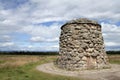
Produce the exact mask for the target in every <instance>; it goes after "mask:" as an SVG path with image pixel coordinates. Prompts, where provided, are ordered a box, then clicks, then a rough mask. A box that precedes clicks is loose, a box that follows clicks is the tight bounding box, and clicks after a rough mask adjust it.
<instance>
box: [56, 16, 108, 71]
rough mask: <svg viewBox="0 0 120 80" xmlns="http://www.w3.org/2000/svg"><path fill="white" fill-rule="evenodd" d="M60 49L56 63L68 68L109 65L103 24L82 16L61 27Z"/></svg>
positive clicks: (76, 68) (104, 66)
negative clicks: (102, 30)
mask: <svg viewBox="0 0 120 80" xmlns="http://www.w3.org/2000/svg"><path fill="white" fill-rule="evenodd" d="M59 45H60V51H59V54H60V56H59V58H58V59H57V61H56V65H57V67H59V68H62V69H66V70H84V69H101V68H106V67H108V57H107V55H106V52H105V49H104V42H103V37H102V33H101V25H100V24H98V23H97V22H96V21H93V20H88V19H86V18H80V19H77V20H72V21H69V22H67V23H66V24H64V25H63V26H62V27H61V35H60V44H59Z"/></svg>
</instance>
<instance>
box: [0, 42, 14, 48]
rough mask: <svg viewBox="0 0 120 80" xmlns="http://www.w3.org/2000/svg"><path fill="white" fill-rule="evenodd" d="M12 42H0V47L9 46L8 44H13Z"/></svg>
mask: <svg viewBox="0 0 120 80" xmlns="http://www.w3.org/2000/svg"><path fill="white" fill-rule="evenodd" d="M13 45H14V43H13V42H4V43H0V47H9V46H13Z"/></svg>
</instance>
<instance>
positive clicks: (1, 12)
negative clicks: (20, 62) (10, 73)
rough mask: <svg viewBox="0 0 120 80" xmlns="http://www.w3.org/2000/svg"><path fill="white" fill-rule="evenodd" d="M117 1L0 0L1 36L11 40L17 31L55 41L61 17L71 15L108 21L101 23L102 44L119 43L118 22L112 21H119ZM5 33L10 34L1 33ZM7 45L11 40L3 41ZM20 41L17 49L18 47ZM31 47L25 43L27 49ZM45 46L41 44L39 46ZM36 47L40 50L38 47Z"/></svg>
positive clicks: (70, 16)
mask: <svg viewBox="0 0 120 80" xmlns="http://www.w3.org/2000/svg"><path fill="white" fill-rule="evenodd" d="M93 3H94V4H93ZM119 3H120V0H104V1H98V0H74V1H70V0H59V1H58V0H29V1H28V2H26V3H24V4H21V5H19V6H17V7H16V8H13V9H12V8H10V9H9V8H8V9H5V8H4V6H8V5H9V4H7V5H5V4H4V6H2V5H1V4H3V3H0V5H1V6H0V40H1V41H4V42H6V41H11V40H14V39H13V37H11V35H14V34H13V33H15V32H16V33H23V34H28V35H29V36H30V38H29V41H28V43H29V42H32V43H33V44H34V42H40V43H42V42H44V43H45V42H47V43H48V42H49V43H50V42H56V43H57V44H58V41H59V40H58V39H59V35H60V27H61V25H62V24H59V22H60V21H63V22H66V21H67V20H70V19H74V18H80V17H86V18H90V19H95V20H99V21H101V20H105V21H108V22H111V23H110V24H108V23H105V22H104V23H101V25H102V26H103V29H102V30H103V36H104V38H105V44H106V47H109V46H119V45H118V44H117V43H119V41H120V38H119V37H120V26H117V25H116V24H115V22H119V21H120V9H119V7H120V5H119ZM52 21H53V22H54V24H51V25H50V26H47V25H42V24H41V23H43V22H52ZM4 35H9V37H8V36H6V37H3V36H4ZM23 36H24V35H23ZM20 37H21V36H20ZM21 39H22V37H21ZM16 41H17V39H16ZM26 43H27V42H26ZM1 45H3V44H2V43H1ZM7 45H12V44H6V45H5V44H4V46H7ZM19 45H20V44H18V47H19V48H18V49H20V47H21V46H19ZM45 45H46V44H45ZM52 45H53V44H51V46H52ZM15 46H16V45H15ZM33 47H34V46H33ZM33 47H32V46H30V45H28V47H26V49H28V48H33ZM47 47H48V46H47V45H46V48H47ZM46 48H45V47H44V48H43V47H42V48H41V50H42V49H43V50H45V49H46ZM36 49H38V50H39V48H36ZM36 49H35V50H36ZM49 49H53V48H51V47H50V48H49Z"/></svg>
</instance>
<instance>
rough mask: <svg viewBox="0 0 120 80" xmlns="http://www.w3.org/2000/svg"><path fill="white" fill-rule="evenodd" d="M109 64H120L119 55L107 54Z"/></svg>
mask: <svg viewBox="0 0 120 80" xmlns="http://www.w3.org/2000/svg"><path fill="white" fill-rule="evenodd" d="M108 57H109V61H110V63H111V64H120V55H108Z"/></svg>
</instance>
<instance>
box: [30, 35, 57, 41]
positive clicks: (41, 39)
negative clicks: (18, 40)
mask: <svg viewBox="0 0 120 80" xmlns="http://www.w3.org/2000/svg"><path fill="white" fill-rule="evenodd" d="M58 40H59V38H58V37H56V38H49V39H47V38H41V37H39V36H37V37H32V38H31V41H34V42H56V41H58Z"/></svg>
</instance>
